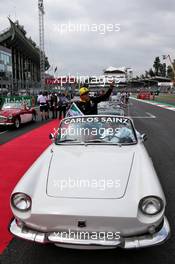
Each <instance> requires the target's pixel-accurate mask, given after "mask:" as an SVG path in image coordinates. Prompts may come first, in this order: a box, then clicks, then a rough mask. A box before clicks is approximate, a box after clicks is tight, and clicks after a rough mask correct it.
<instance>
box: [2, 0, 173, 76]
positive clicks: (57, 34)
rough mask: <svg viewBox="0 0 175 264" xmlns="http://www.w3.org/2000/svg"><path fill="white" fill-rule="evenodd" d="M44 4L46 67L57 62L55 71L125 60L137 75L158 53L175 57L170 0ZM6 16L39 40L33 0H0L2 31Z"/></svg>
mask: <svg viewBox="0 0 175 264" xmlns="http://www.w3.org/2000/svg"><path fill="white" fill-rule="evenodd" d="M44 9H45V16H44V24H45V52H46V55H47V56H48V59H49V62H50V65H51V67H50V73H53V71H54V69H55V67H57V74H58V75H63V74H66V75H67V74H72V75H75V76H76V75H95V74H102V73H103V70H104V69H105V68H107V67H109V66H113V67H122V66H125V67H131V68H132V69H133V71H134V75H138V74H142V73H144V72H145V70H149V69H150V68H151V67H152V64H153V61H154V59H155V57H156V56H159V57H160V58H162V55H163V54H166V55H167V54H170V55H171V56H172V59H174V56H175V30H174V28H175V19H174V18H175V1H174V0H166V1H165V0H152V1H150V0H147V1H145V0H120V1H119V0H103V1H100V0H73V1H71V0H44ZM8 17H10V18H11V19H12V20H13V21H15V20H18V21H19V23H20V24H21V25H23V26H24V28H25V30H26V31H27V36H28V37H30V36H31V38H32V39H33V40H34V41H35V42H36V43H37V44H38V45H39V26H38V24H39V22H38V1H37V0H6V1H3V0H0V31H1V30H4V29H6V28H7V27H9V21H8ZM83 25H84V26H83ZM162 62H163V61H162ZM167 63H168V61H167Z"/></svg>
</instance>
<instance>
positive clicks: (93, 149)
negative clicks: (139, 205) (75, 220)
mask: <svg viewBox="0 0 175 264" xmlns="http://www.w3.org/2000/svg"><path fill="white" fill-rule="evenodd" d="M133 160H134V149H133V148H132V147H131V149H130V147H128V146H123V147H119V146H99V145H88V146H55V148H54V149H53V156H52V159H51V162H50V168H49V171H48V180H47V195H49V196H52V197H65V198H66V197H67V198H89V199H90V198H96V199H107V198H109V199H110V198H111V199H112V198H118V199H119V198H122V197H123V196H124V195H125V192H126V188H127V184H128V181H129V176H130V172H131V168H132V164H133Z"/></svg>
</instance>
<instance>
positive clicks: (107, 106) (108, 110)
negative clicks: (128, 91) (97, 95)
mask: <svg viewBox="0 0 175 264" xmlns="http://www.w3.org/2000/svg"><path fill="white" fill-rule="evenodd" d="M98 114H99V115H117V116H124V115H125V111H124V110H123V109H122V108H121V107H120V105H118V104H116V103H114V102H102V103H100V104H99V105H98Z"/></svg>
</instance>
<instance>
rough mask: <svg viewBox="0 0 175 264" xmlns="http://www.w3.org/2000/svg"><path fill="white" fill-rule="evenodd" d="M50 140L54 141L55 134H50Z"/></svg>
mask: <svg viewBox="0 0 175 264" xmlns="http://www.w3.org/2000/svg"><path fill="white" fill-rule="evenodd" d="M49 139H51V140H52V141H53V140H54V139H55V137H54V134H52V133H50V134H49Z"/></svg>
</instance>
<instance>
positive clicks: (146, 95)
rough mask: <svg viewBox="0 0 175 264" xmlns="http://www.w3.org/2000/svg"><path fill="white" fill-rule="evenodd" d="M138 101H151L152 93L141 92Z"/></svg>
mask: <svg viewBox="0 0 175 264" xmlns="http://www.w3.org/2000/svg"><path fill="white" fill-rule="evenodd" d="M137 99H142V100H150V99H151V93H150V92H148V91H140V92H139V94H138V95H137Z"/></svg>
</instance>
